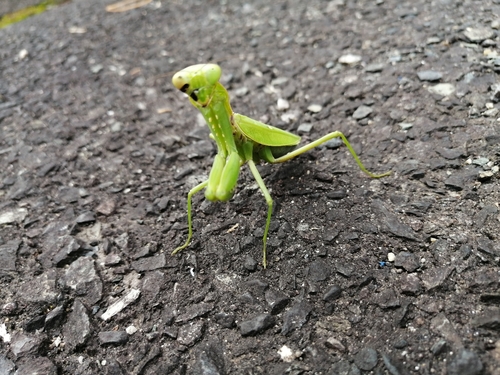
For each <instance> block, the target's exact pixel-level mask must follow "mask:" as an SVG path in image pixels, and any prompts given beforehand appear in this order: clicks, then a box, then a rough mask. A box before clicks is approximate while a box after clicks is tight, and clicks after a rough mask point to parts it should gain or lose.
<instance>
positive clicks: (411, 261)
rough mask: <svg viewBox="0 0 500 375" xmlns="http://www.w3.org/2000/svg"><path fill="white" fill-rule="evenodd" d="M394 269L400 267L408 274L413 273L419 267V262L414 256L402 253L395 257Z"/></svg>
mask: <svg viewBox="0 0 500 375" xmlns="http://www.w3.org/2000/svg"><path fill="white" fill-rule="evenodd" d="M394 267H401V268H404V269H405V270H406V271H408V272H415V271H416V270H417V269H418V268H419V267H420V262H419V260H418V257H417V256H416V255H415V254H412V253H409V252H407V251H402V252H400V253H399V254H398V255H397V256H396V259H395V260H394Z"/></svg>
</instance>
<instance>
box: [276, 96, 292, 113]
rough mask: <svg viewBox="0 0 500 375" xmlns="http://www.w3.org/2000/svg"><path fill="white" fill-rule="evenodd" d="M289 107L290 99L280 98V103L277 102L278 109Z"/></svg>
mask: <svg viewBox="0 0 500 375" xmlns="http://www.w3.org/2000/svg"><path fill="white" fill-rule="evenodd" d="M288 108H290V104H289V103H288V100H285V99H281V98H279V99H278V104H276V109H277V110H278V111H285V110H287V109H288Z"/></svg>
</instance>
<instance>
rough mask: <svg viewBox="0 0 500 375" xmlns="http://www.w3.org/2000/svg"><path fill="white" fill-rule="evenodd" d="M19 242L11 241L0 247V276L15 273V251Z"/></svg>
mask: <svg viewBox="0 0 500 375" xmlns="http://www.w3.org/2000/svg"><path fill="white" fill-rule="evenodd" d="M21 243H22V242H21V241H19V240H12V241H9V242H7V243H5V244H2V245H0V276H2V275H6V274H10V273H12V272H16V258H17V250H18V249H19V247H20V246H21Z"/></svg>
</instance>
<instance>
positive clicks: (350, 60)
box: [339, 54, 361, 65]
mask: <svg viewBox="0 0 500 375" xmlns="http://www.w3.org/2000/svg"><path fill="white" fill-rule="evenodd" d="M360 61H361V56H359V55H353V54H348V55H343V56H340V57H339V63H341V64H347V65H352V64H357V63H359V62H360Z"/></svg>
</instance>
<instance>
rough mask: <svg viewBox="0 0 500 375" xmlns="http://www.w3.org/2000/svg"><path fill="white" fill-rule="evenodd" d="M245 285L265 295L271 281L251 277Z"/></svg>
mask: <svg viewBox="0 0 500 375" xmlns="http://www.w3.org/2000/svg"><path fill="white" fill-rule="evenodd" d="M245 287H246V288H248V289H250V290H252V291H254V292H256V294H259V295H263V294H264V292H265V291H266V289H267V288H269V283H268V282H267V281H264V280H260V279H251V280H248V281H247V282H246V283H245Z"/></svg>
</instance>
